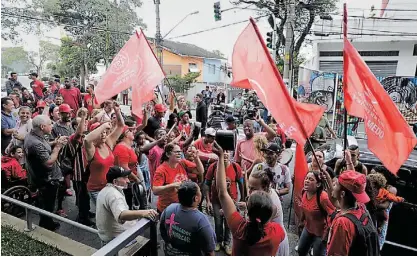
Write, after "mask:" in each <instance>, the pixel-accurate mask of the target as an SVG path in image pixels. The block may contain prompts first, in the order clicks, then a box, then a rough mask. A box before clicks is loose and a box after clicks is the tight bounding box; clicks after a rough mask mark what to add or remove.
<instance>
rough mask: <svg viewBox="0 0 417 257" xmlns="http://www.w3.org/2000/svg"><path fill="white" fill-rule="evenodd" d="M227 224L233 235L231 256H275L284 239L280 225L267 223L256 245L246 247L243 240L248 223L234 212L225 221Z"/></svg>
mask: <svg viewBox="0 0 417 257" xmlns="http://www.w3.org/2000/svg"><path fill="white" fill-rule="evenodd" d="M227 224H228V225H229V228H230V231H232V235H233V249H232V255H233V256H244V255H246V256H254V255H262V256H268V255H269V256H275V254H276V253H277V250H278V247H279V244H280V243H281V242H282V241H283V240H284V238H285V232H284V230H283V229H282V227H281V225H280V224H278V223H275V222H268V223H266V224H265V226H264V231H265V236H264V237H262V238H261V240H259V241H258V242H257V243H256V244H254V245H251V246H248V244H247V243H246V240H245V236H246V226H247V225H248V221H247V220H245V219H244V218H243V217H242V216H241V215H240V214H239V212H237V211H236V212H234V213H233V214H232V215H231V217H229V218H228V219H227Z"/></svg>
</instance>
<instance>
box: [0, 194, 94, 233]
mask: <svg viewBox="0 0 417 257" xmlns="http://www.w3.org/2000/svg"><path fill="white" fill-rule="evenodd" d="M1 200H2V201H7V202H10V203H13V204H15V205H18V206H20V207H22V208H24V209H25V212H26V228H25V231H32V230H33V229H34V227H33V224H32V223H33V221H32V212H35V213H39V214H42V215H45V216H48V217H50V218H53V219H56V220H59V221H62V222H65V223H68V224H70V225H72V226H74V227H77V228H80V229H83V230H85V231H88V232H91V233H93V234H96V235H98V231H97V229H94V228H91V227H87V226H86V225H83V224H80V223H78V222H75V221H72V220H70V219H67V218H63V217H61V216H59V215H56V214H54V213H51V212H48V211H45V210H42V209H40V208H38V207H35V206H33V205H30V204H27V203H24V202H21V201H19V200H16V199H13V198H11V197H8V196H5V195H3V194H2V195H1Z"/></svg>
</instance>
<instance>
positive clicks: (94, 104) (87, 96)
mask: <svg viewBox="0 0 417 257" xmlns="http://www.w3.org/2000/svg"><path fill="white" fill-rule="evenodd" d="M84 107H85V108H87V110H88V115H91V112H92V111H93V109H100V105H99V104H98V101H97V99H96V96H95V94H94V85H93V84H88V86H87V93H84Z"/></svg>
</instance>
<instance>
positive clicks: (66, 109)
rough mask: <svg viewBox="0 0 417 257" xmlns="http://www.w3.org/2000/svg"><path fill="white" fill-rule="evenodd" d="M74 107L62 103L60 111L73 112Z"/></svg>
mask: <svg viewBox="0 0 417 257" xmlns="http://www.w3.org/2000/svg"><path fill="white" fill-rule="evenodd" d="M71 111H72V109H71V107H70V106H69V105H68V104H61V105H60V106H59V112H71Z"/></svg>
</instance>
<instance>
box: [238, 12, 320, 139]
mask: <svg viewBox="0 0 417 257" xmlns="http://www.w3.org/2000/svg"><path fill="white" fill-rule="evenodd" d="M232 71H233V81H232V85H233V86H236V87H240V88H246V89H254V90H255V91H256V94H257V95H258V97H259V98H260V100H261V101H262V103H263V104H264V105H265V106H266V107H267V108H268V110H269V111H270V112H271V114H272V116H273V117H274V119H275V120H276V121H277V122H278V123H279V125H280V126H281V128H282V129H283V130H284V131H285V134H287V136H288V137H290V138H293V139H294V140H295V141H297V142H298V143H300V144H302V145H304V144H305V142H306V138H307V137H309V136H310V135H311V134H312V133H313V131H314V129H315V128H316V126H317V124H318V122H319V121H320V118H321V116H322V114H323V112H324V108H322V107H320V106H318V105H313V104H304V103H299V102H297V101H295V99H293V98H292V97H291V96H290V95H289V93H288V90H287V88H286V87H285V84H284V81H283V80H282V78H281V75H280V74H279V72H278V70H277V67H276V66H275V64H274V62H273V60H272V58H271V56H270V54H269V52H268V50H267V49H266V46H265V43H264V41H263V39H262V37H261V36H260V34H259V31H258V28H257V27H256V24H255V22H254V21H253V19H252V18H251V19H250V23H249V24H248V26H247V27H246V28H245V30H244V31H243V32H242V33H241V34H240V36H239V38H238V39H237V41H236V43H235V46H234V49H233V62H232Z"/></svg>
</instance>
